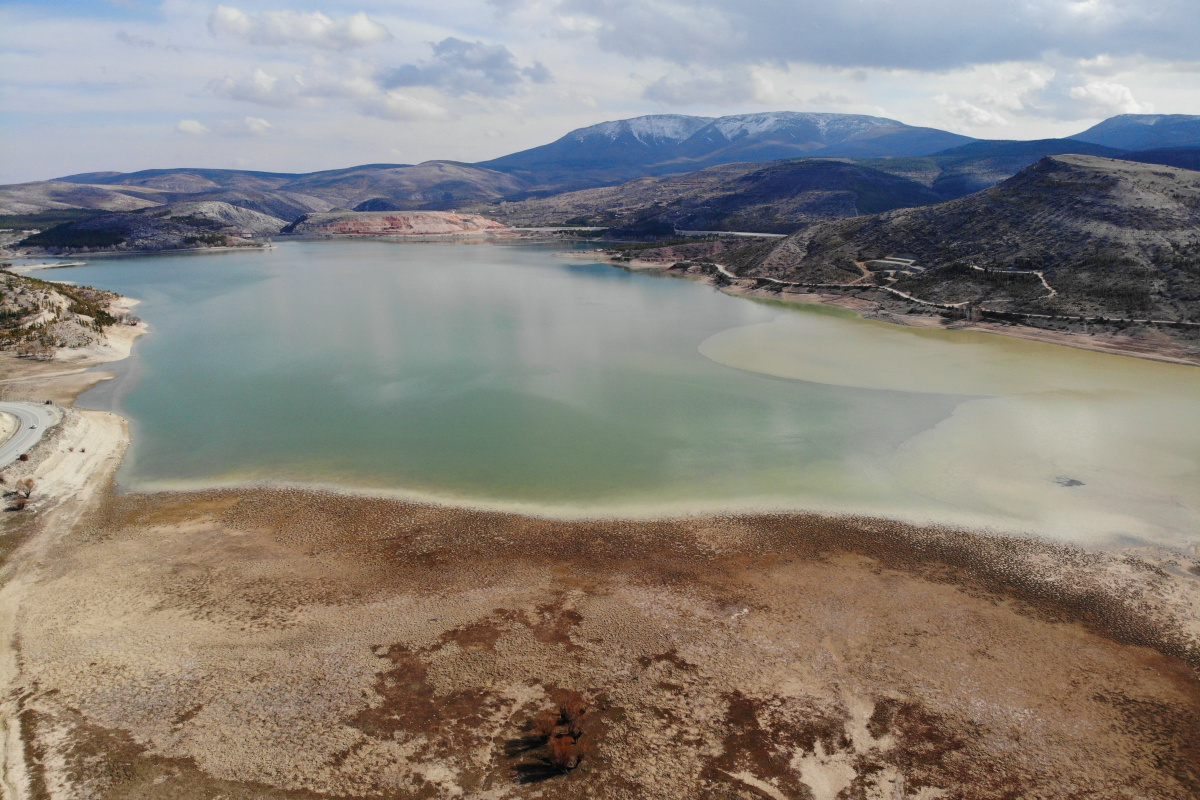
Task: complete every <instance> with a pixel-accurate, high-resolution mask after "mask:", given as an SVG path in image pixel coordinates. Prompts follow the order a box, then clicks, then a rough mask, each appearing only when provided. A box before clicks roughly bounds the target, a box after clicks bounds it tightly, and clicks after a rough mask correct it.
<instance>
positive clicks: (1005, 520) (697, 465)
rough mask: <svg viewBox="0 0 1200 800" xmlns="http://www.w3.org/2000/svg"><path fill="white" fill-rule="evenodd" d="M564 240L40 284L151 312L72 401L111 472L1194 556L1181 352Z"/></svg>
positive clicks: (211, 257) (280, 254) (232, 262)
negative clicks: (816, 289) (810, 297)
mask: <svg viewBox="0 0 1200 800" xmlns="http://www.w3.org/2000/svg"><path fill="white" fill-rule="evenodd" d="M563 247H564V246H563V245H554V246H548V245H530V244H520V245H506V244H477V245H471V244H393V243H387V242H379V241H337V242H287V243H283V244H280V245H279V246H277V247H276V248H274V249H272V250H266V251H244V252H236V251H235V252H220V253H211V254H195V255H172V256H166V255H164V256H143V257H135V258H122V259H97V260H94V261H92V262H91V263H89V264H88V265H87V266H84V267H77V268H71V269H60V270H45V271H43V272H40V273H38V277H44V278H50V279H61V280H72V281H76V282H78V283H84V284H89V285H93V286H98V287H102V288H105V289H111V290H114V291H117V292H120V293H122V294H126V295H129V296H132V297H137V298H140V299H141V300H142V301H143V302H142V304H141V305H140V306H139V307H138V312H137V313H139V314H140V315H141V316H142V317H143V318H144V319H145V320H146V321H147V322H148V323H149V324H150V333H149V334H148V335H146V336H144V337H142V338H141V339H139V340H138V343H137V345H136V347H135V350H134V355H133V357H132V358H130V359H127V360H126V361H123V362H118V363H116V364H110V365H105V366H104V367H101V369H103V370H108V371H113V370H115V371H116V372H117V377H116V378H115V379H114V380H112V381H108V382H105V383H102V384H100V385H98V386H97V387H96V388H94V389H92V390H90V391H88V392H87V393H85V394H84V395H83V396H82V397H81V398H80V402H79V404H80V405H81V406H84V407H91V408H103V409H109V410H115V411H118V412H120V413H121V414H123V415H125V416H126V417H128V418H129V419H130V420H131V424H132V428H133V445H132V448H131V450H130V452H129V454H128V456H127V457H126V460H125V463H124V465H123V466H122V468H121V470H120V473H119V475H118V479H119V482H120V483H121V484H122V486H123V487H125V488H128V489H134V490H150V489H160V488H189V487H196V486H209V485H217V484H220V485H225V484H241V483H262V482H268V483H279V482H285V483H299V484H315V485H329V486H339V487H344V488H352V489H361V490H365V491H371V492H386V493H396V494H402V495H406V496H416V497H422V498H429V499H433V500H438V501H443V502H452V503H465V504H472V505H482V506H488V507H498V508H511V509H517V510H523V511H530V512H536V513H548V514H558V515H569V516H578V515H596V514H601V515H609V514H618V515H623V514H627V515H638V516H640V515H648V514H661V513H684V512H693V511H711V510H741V509H751V508H764V509H784V508H786V509H813V510H820V511H841V512H853V513H865V514H876V515H884V516H891V517H895V518H902V519H907V520H915V521H931V522H945V523H952V524H962V525H971V526H973V527H981V526H982V527H988V528H991V529H995V530H1002V531H1026V532H1032V533H1038V534H1043V535H1047V536H1051V537H1055V538H1058V539H1066V540H1072V541H1080V542H1093V543H1110V542H1122V541H1141V540H1145V541H1154V542H1163V543H1170V544H1173V545H1176V546H1180V545H1188V546H1194V545H1196V544H1200V534H1198V533H1197V532H1198V531H1200V370H1198V369H1196V368H1193V367H1186V366H1178V365H1171V364H1163V363H1156V362H1151V361H1146V360H1139V359H1133V358H1127V357H1120V356H1111V355H1104V354H1099V353H1093V352H1088V351H1084V350H1078V349H1072V348H1065V347H1056V346H1052V345H1045V344H1040V343H1034V342H1028V341H1023V340H1018V339H1012V338H1008V337H1001V336H994V335H989V334H983V333H973V332H964V331H943V330H918V329H911V328H903V327H899V326H894V325H887V324H883V323H878V322H871V321H866V320H862V319H859V318H857V317H855V316H854V315H852V314H850V313H848V312H844V311H840V310H835V309H828V308H824V307H820V306H785V305H783V304H778V303H766V302H759V301H753V300H748V299H746V298H739V297H732V296H729V295H725V294H722V293H720V292H718V291H716V290H715V289H713V288H711V287H708V286H705V285H702V284H699V283H695V282H691V281H686V280H680V279H677V278H670V277H661V276H657V275H652V274H645V273H631V272H627V271H623V270H621V269H617V268H614V267H612V266H610V265H607V264H602V263H595V262H592V261H590V260H589V259H587V258H586V257H585V258H578V257H577V258H571V259H567V258H562V257H559V256H556V255H555V251H558V250H562V249H563ZM577 255H578V254H577Z"/></svg>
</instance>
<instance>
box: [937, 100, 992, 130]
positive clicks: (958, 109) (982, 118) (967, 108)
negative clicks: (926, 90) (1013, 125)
mask: <svg viewBox="0 0 1200 800" xmlns="http://www.w3.org/2000/svg"><path fill="white" fill-rule="evenodd" d="M934 99H935V100H937V103H938V105H940V106H943V107H945V108H946V110H947V111H949V112H950V113H951V114H952V115H953V116H954V118H955V119H957V120H958V121H959V122H960V123H962V124H963V125H966V126H968V127H971V128H994V127H1001V126H1004V125H1007V124H1008V120H1006V119H1005V118H1004V117H1002V116H1000V115H999V114H997V113H996V112H994V111H989V110H988V109H986V108H981V107H979V106H977V105H975V104H974V103H968V102H967V101H966V100H951V99H950V98H949V97H947V96H946V95H944V94H943V95H938V96H937V97H936V98H934Z"/></svg>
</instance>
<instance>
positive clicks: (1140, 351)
mask: <svg viewBox="0 0 1200 800" xmlns="http://www.w3.org/2000/svg"><path fill="white" fill-rule="evenodd" d="M556 255H558V256H559V257H561V258H594V259H595V260H596V261H601V262H604V263H606V264H611V265H613V266H615V267H619V268H622V269H629V270H633V271H636V272H658V273H661V274H663V275H664V276H668V277H674V278H681V279H684V280H692V281H697V282H699V283H704V284H706V285H709V286H712V287H713V288H715V289H718V290H720V291H722V292H724V293H725V294H730V295H734V296H737V297H749V298H758V299H762V300H772V301H775V302H779V303H786V304H790V305H798V306H803V305H812V304H816V305H823V306H829V307H832V308H841V309H846V310H849V311H853V312H854V313H856V314H857V315H858V316H860V317H862V318H863V319H870V320H875V321H877V322H887V323H890V324H893V325H899V326H901V327H907V328H940V329H943V330H952V331H953V330H967V331H978V332H980V333H992V334H996V335H998V336H1011V337H1014V338H1017V339H1026V340H1029V341H1035V342H1042V343H1044V344H1054V345H1061V346H1063V347H1074V348H1078V349H1080V350H1092V351H1095V352H1099V353H1108V354H1109V355H1120V356H1130V357H1132V358H1142V359H1147V360H1150V361H1164V362H1167V363H1171V364H1182V365H1186V366H1200V348H1197V349H1196V350H1195V351H1193V352H1189V351H1188V349H1187V348H1185V347H1183V346H1182V345H1179V344H1178V343H1176V342H1173V341H1170V340H1168V341H1163V342H1159V343H1158V344H1157V345H1156V346H1152V347H1147V346H1146V345H1144V344H1141V343H1139V342H1138V341H1136V340H1133V339H1132V338H1131V337H1121V336H1118V335H1114V334H1111V333H1107V332H1104V333H1099V334H1081V333H1071V332H1066V331H1050V330H1045V329H1043V328H1036V327H1033V326H1031V325H1023V324H1020V323H1005V322H987V321H967V320H956V321H954V322H953V323H951V324H949V325H943V324H942V317H940V316H937V315H933V314H928V313H919V314H896V313H892V312H890V311H888V310H887V309H886V308H885V307H884V306H883V305H882V304H880V303H878V302H875V301H873V300H870V299H866V298H859V297H854V296H852V295H848V294H835V293H832V292H821V291H816V290H808V291H794V292H793V291H787V290H786V289H784V290H782V291H780V290H770V289H764V288H762V287H758V286H752V285H750V284H753V283H758V279H757V278H755V277H753V276H750V277H746V278H744V279H741V280H743V281H744V283H741V284H739V283H735V282H720V281H718V280H716V279H715V278H714V276H712V275H709V274H706V273H698V272H684V271H681V270H674V269H672V268H671V265H670V264H666V263H663V262H661V261H651V260H648V259H639V258H634V259H632V260H630V261H623V260H620V259H618V258H616V257H614V256H611V255H608V254H607V253H604V252H601V251H597V252H596V253H595V254H594V255H593V254H591V253H588V254H586V255H584V254H575V253H557V254H556ZM862 288H863V290H864V291H869V290H871V289H872V288H874V287H871V286H868V285H864V286H863V287H862Z"/></svg>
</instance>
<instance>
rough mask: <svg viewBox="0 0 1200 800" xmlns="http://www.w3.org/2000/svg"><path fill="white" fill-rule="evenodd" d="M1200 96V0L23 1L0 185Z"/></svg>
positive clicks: (1073, 110)
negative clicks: (805, 114)
mask: <svg viewBox="0 0 1200 800" xmlns="http://www.w3.org/2000/svg"><path fill="white" fill-rule="evenodd" d="M778 110H786V111H825V112H839V113H853V114H871V115H875V116H883V117H889V118H892V119H898V120H900V121H902V122H906V123H908V124H910V125H926V126H931V127H936V128H942V129H945V130H952V131H955V132H958V133H963V134H966V135H969V136H975V137H979V138H1003V139H1034V138H1047V137H1055V136H1068V135H1071V134H1073V133H1078V132H1080V131H1082V130H1084V129H1086V128H1088V127H1090V126H1091V125H1093V124H1095V123H1096V122H1099V121H1100V120H1102V119H1105V118H1107V117H1110V116H1113V115H1115V114H1137V113H1182V114H1200V0H841V1H840V2H836V3H835V2H828V1H827V0H700V1H695V0H437V1H436V2H428V1H426V0H304V1H303V2H301V3H295V2H283V1H282V0H273V1H272V0H224V2H204V1H203V0H37V1H36V2H25V1H24V0H4V2H3V3H2V4H0V183H13V182H18V181H31V180H44V179H48V178H51V177H57V176H62V175H69V174H75V173H79V172H92V171H105V170H113V171H122V172H129V171H134V170H139V169H150V168H166V167H220V168H234V169H254V170H264V171H280V172H308V171H313V170H319V169H333V168H338V167H347V166H351V165H356V164H365V163H410V164H411V163H419V162H421V161H426V160H430V159H449V160H455V161H467V162H474V161H480V160H485V159H488V158H495V157H497V156H500V155H504V154H506V153H510V152H515V151H518V150H522V149H525V148H528V147H533V146H536V145H539V144H545V143H547V142H550V141H553V140H554V139H557V138H559V137H560V136H562V135H564V134H565V133H567V132H568V131H570V130H572V129H575V128H579V127H583V126H586V125H591V124H595V123H598V122H603V121H606V120H612V119H623V118H628V117H634V116H640V115H643V114H664V113H671V114H694V115H699V116H722V115H726V114H743V113H752V112H757V111H778Z"/></svg>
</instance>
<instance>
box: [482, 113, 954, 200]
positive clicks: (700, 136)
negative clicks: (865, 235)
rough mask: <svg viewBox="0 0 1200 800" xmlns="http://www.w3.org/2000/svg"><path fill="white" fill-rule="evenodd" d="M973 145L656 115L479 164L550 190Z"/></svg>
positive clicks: (936, 135) (824, 118) (927, 133)
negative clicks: (725, 167)
mask: <svg viewBox="0 0 1200 800" xmlns="http://www.w3.org/2000/svg"><path fill="white" fill-rule="evenodd" d="M971 141H974V140H973V139H971V138H969V137H967V136H960V135H958V134H954V133H948V132H946V131H940V130H936V129H933V128H916V127H912V126H910V125H905V124H904V123H902V122H897V121H896V120H893V119H884V118H882V117H870V116H863V115H855V114H816V113H804V112H795V111H774V112H767V113H762V114H739V115H734V116H728V117H717V118H712V117H691V116H684V115H680V114H659V115H652V116H645V117H635V118H633V119H625V120H615V121H612V122H602V123H600V124H598V125H592V126H589V127H587V128H580V129H578V130H574V131H571V132H570V133H568V134H567V135H566V136H564V137H562V138H561V139H559V140H558V141H555V142H551V143H550V144H547V145H543V146H541V147H535V148H533V149H531V150H525V151H523V152H520V153H514V154H512V155H508V156H504V157H502V158H498V159H495V160H494V161H487V162H484V163H482V164H479V165H478V166H482V167H488V168H490V169H496V170H500V171H502V172H508V173H510V174H513V175H519V176H521V177H523V178H525V179H526V180H529V181H530V182H533V183H537V184H541V185H548V186H552V187H554V188H556V189H564V188H581V187H584V186H599V185H602V184H606V183H616V182H620V181H624V180H629V179H631V178H636V177H640V176H644V175H664V174H669V173H674V172H688V171H691V170H695V169H700V168H702V167H708V166H713V165H715V164H727V163H732V162H736V161H754V162H761V161H774V160H776V159H781V158H795V157H799V156H867V157H887V156H922V155H929V154H931V153H935V152H938V151H941V150H945V149H948V148H951V147H957V146H959V145H963V144H966V143H968V142H971Z"/></svg>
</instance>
